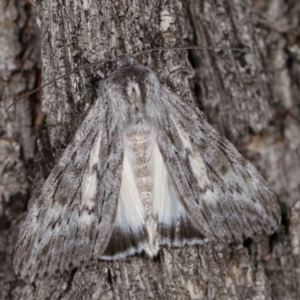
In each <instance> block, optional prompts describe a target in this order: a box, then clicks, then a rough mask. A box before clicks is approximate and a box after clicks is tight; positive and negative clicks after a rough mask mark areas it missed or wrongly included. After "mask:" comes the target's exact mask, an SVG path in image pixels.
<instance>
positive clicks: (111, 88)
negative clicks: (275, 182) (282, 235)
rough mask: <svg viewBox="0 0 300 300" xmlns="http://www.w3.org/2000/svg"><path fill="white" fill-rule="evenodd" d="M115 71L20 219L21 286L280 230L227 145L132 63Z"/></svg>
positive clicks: (276, 216)
mask: <svg viewBox="0 0 300 300" xmlns="http://www.w3.org/2000/svg"><path fill="white" fill-rule="evenodd" d="M117 64H118V68H117V70H116V71H114V72H113V73H112V74H111V75H110V76H109V77H107V78H106V79H104V80H102V81H101V82H100V85H99V93H98V94H99V96H98V98H97V99H96V101H95V102H94V104H93V105H92V107H91V108H90V110H89V112H88V113H87V115H86V117H85V119H84V120H83V122H82V124H81V125H80V127H79V128H78V130H77V132H76V134H75V136H74V138H73V139H72V141H71V142H70V144H69V145H68V147H67V148H66V149H65V151H64V153H63V155H62V156H61V158H60V159H59V161H58V163H57V164H56V166H55V167H54V169H53V170H52V172H51V174H50V175H49V177H48V179H47V180H46V182H45V184H44V185H43V187H42V189H41V191H40V193H39V195H38V196H37V198H36V199H35V200H34V202H33V205H32V207H31V209H30V211H29V213H28V215H27V218H26V220H25V223H24V225H23V228H22V230H21V233H20V236H19V239H18V242H17V246H16V252H15V260H14V265H15V270H16V272H17V273H18V274H19V275H20V276H21V277H22V278H27V279H30V280H33V279H34V278H35V277H43V276H51V275H53V274H56V273H57V272H63V271H65V270H68V269H71V268H74V267H77V266H82V265H87V264H90V263H92V262H95V261H97V260H98V259H104V260H115V259H122V258H124V257H127V256H129V255H133V254H135V253H140V252H143V251H144V252H146V253H147V254H148V255H149V256H151V257H153V256H155V255H157V253H158V251H159V249H160V246H167V247H182V246H185V245H200V244H203V243H204V242H208V241H219V240H221V241H242V240H244V239H246V238H248V237H254V236H257V235H260V234H262V233H266V234H270V233H272V232H273V231H274V230H275V229H276V228H277V226H278V224H279V222H280V215H281V214H280V207H279V204H278V202H277V200H276V198H275V196H274V194H273V192H272V191H271V190H270V189H269V188H268V186H267V184H266V182H265V181H264V179H263V178H262V176H261V175H260V174H259V173H258V171H257V170H256V169H255V168H254V167H253V165H252V164H251V163H249V162H248V161H247V160H246V159H245V158H243V156H242V155H241V154H240V153H239V152H238V151H237V149H236V148H235V147H234V146H233V145H232V144H231V143H230V142H229V141H228V140H227V139H226V138H225V137H223V136H222V135H220V134H219V133H218V132H217V131H216V130H215V129H214V128H213V127H212V126H211V125H210V124H209V123H208V122H207V121H206V120H205V118H204V117H203V116H202V115H201V114H199V113H197V111H196V110H194V109H193V108H192V107H190V106H189V105H188V104H187V103H185V102H183V101H182V100H181V99H180V98H179V97H177V96H176V95H175V94H174V93H173V92H172V91H170V90H169V89H168V88H167V87H166V86H164V85H162V84H161V83H160V82H159V80H158V78H157V75H156V74H155V73H154V72H153V71H152V70H151V69H149V68H147V67H145V66H143V65H141V64H139V63H138V62H137V61H136V60H135V59H134V58H133V57H132V56H129V55H125V56H123V57H120V58H119V59H118V61H117Z"/></svg>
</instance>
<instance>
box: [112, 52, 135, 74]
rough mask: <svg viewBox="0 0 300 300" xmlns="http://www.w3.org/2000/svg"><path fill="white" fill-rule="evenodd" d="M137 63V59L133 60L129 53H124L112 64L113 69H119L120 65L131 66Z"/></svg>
mask: <svg viewBox="0 0 300 300" xmlns="http://www.w3.org/2000/svg"><path fill="white" fill-rule="evenodd" d="M135 64H137V61H136V60H135V58H133V57H132V56H131V55H129V54H125V55H122V56H120V57H119V58H118V59H117V60H116V62H115V65H114V69H115V70H117V69H120V68H121V67H125V66H132V65H135Z"/></svg>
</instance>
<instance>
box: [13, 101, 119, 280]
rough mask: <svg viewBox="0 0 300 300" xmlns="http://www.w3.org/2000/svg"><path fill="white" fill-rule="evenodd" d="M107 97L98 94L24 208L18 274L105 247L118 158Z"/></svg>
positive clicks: (68, 262)
mask: <svg viewBox="0 0 300 300" xmlns="http://www.w3.org/2000/svg"><path fill="white" fill-rule="evenodd" d="M108 100H109V99H103V98H100V99H97V101H96V102H95V104H94V105H93V107H92V108H91V109H90V111H89V112H88V114H87V116H86V117H85V119H84V121H83V122H82V124H81V125H80V127H79V129H78V130H77V132H76V134H75V136H74V139H73V141H72V142H71V143H70V144H69V145H68V147H67V148H66V150H65V152H64V153H63V155H62V157H61V158H60V160H59V162H58V164H57V165H56V166H55V168H54V169H53V170H52V172H51V174H50V175H49V177H48V179H47V180H46V182H45V184H44V186H43V188H42V190H41V192H40V194H39V196H38V197H37V199H36V200H35V202H34V203H33V205H32V207H31V209H30V211H29V213H28V216H27V218H26V221H25V223H24V226H23V228H22V231H21V233H20V236H19V240H18V243H17V247H16V254H15V261H14V264H15V270H16V272H17V273H19V275H21V277H22V278H29V279H30V280H33V279H34V277H35V276H46V275H53V274H55V273H56V272H62V271H64V270H68V269H70V268H72V267H76V266H79V265H81V264H83V263H85V264H86V263H88V262H89V261H95V260H97V259H98V258H99V257H100V256H101V254H102V253H103V252H104V250H105V249H106V247H107V244H108V242H109V239H110V236H111V234H112V230H113V226H112V224H113V221H114V218H115V213H116V209H117V200H118V194H119V188H120V182H121V173H122V159H123V147H122V145H121V138H120V137H119V135H118V132H117V131H116V130H114V131H112V129H111V128H112V127H113V126H111V124H110V122H111V114H112V112H111V111H110V107H109V105H108V103H107V101H108ZM74 264H76V265H74Z"/></svg>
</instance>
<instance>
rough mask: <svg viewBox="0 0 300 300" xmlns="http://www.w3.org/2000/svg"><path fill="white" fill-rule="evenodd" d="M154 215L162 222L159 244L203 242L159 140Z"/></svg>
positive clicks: (154, 171)
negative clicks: (186, 207) (188, 214)
mask: <svg viewBox="0 0 300 300" xmlns="http://www.w3.org/2000/svg"><path fill="white" fill-rule="evenodd" d="M151 163H152V174H153V175H152V178H153V216H154V218H155V219H156V220H157V222H158V230H159V233H158V236H159V239H160V241H159V244H160V245H166V246H168V247H172V246H173V247H174V246H175V247H182V246H184V245H195V244H202V243H204V242H205V241H206V240H205V239H203V237H202V235H201V233H199V232H198V231H197V230H196V229H195V228H194V227H193V226H192V223H191V222H190V220H189V217H188V216H187V213H186V210H185V208H184V207H183V205H182V203H181V201H180V199H179V196H178V193H177V191H176V188H175V187H174V184H173V182H172V180H171V177H170V175H169V173H168V170H167V168H166V166H165V163H164V160H163V157H162V155H161V152H160V150H159V148H158V144H157V142H155V144H154V145H153V152H152V159H151Z"/></svg>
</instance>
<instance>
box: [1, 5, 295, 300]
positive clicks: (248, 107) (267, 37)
mask: <svg viewBox="0 0 300 300" xmlns="http://www.w3.org/2000/svg"><path fill="white" fill-rule="evenodd" d="M32 2H35V5H36V8H37V11H38V15H39V21H38V24H39V26H40V30H41V37H42V39H41V40H42V42H41V44H42V64H43V82H48V81H50V80H52V79H54V78H55V77H58V76H60V75H62V74H65V73H67V72H68V71H70V70H72V69H74V68H77V67H80V66H82V65H85V64H87V63H88V62H94V61H96V60H99V59H109V58H114V57H116V56H118V55H121V54H123V53H135V52H137V51H140V50H143V49H148V48H153V47H162V46H164V47H174V46H180V45H195V44H196V45H201V46H206V45H213V46H223V47H235V48H236V47H238V48H246V49H250V50H251V51H252V52H253V53H255V55H252V54H244V53H234V52H231V51H224V50H210V51H189V52H188V53H187V52H186V51H165V52H159V53H153V55H152V60H151V63H150V67H151V68H152V69H153V70H155V71H156V72H157V73H158V76H159V78H160V80H161V82H162V83H165V84H166V85H168V86H169V87H170V88H171V89H172V90H174V91H175V92H176V93H177V94H178V95H180V96H181V97H182V98H183V101H187V102H188V103H190V105H194V104H195V103H197V105H198V106H199V107H200V108H201V109H202V111H204V113H205V114H206V116H207V118H208V120H209V121H210V122H211V124H213V125H214V126H215V127H216V128H217V129H218V130H219V131H221V132H222V133H223V134H224V135H225V136H226V137H227V138H229V139H230V140H231V141H232V142H233V144H234V145H235V146H236V147H237V148H238V149H239V150H240V151H241V152H242V153H243V155H244V156H245V157H247V158H248V159H250V160H251V161H252V162H253V163H254V165H255V166H256V167H257V168H258V169H259V170H260V172H261V173H262V175H263V176H264V177H265V178H266V180H267V181H268V183H269V185H270V186H271V188H272V189H273V190H274V192H275V193H276V195H277V196H278V199H279V200H280V203H281V204H282V209H283V224H282V226H281V227H280V228H279V229H278V232H277V233H276V234H274V235H273V236H271V237H268V236H263V237H261V238H260V239H257V240H256V241H246V242H245V243H244V245H243V244H231V245H228V244H226V243H222V242H220V243H215V244H207V245H204V246H201V247H200V246H199V247H185V248H180V249H167V248H162V249H161V251H160V254H159V256H158V257H157V258H156V259H154V260H153V259H150V258H148V257H142V256H134V257H130V258H128V259H126V260H121V261H115V262H105V261H99V263H98V264H97V265H93V266H89V267H85V268H80V269H75V270H73V271H72V272H69V273H65V274H63V275H61V276H57V277H52V278H50V279H46V280H37V281H36V282H35V283H34V284H24V282H22V281H20V280H18V278H17V277H16V275H15V274H14V272H13V267H12V257H13V247H14V244H15V242H16V239H17V235H18V232H19V229H20V227H21V226H22V222H23V220H24V218H25V216H26V203H27V201H28V199H29V198H30V195H31V194H32V191H33V190H38V189H39V188H40V187H41V186H42V184H43V182H44V180H45V179H46V178H47V175H48V174H49V172H50V171H51V168H52V166H53V165H54V163H55V162H56V161H57V160H58V158H59V156H60V154H61V153H62V151H63V149H64V148H65V147H66V146H67V145H68V142H69V141H70V139H71V137H72V135H73V134H74V132H75V131H76V129H77V127H78V126H79V124H80V122H81V120H82V118H83V116H84V115H85V113H86V111H87V110H88V108H89V106H90V105H91V104H92V103H93V101H94V100H95V97H96V90H97V84H96V83H97V80H98V79H99V78H100V77H105V76H106V75H108V74H109V73H110V66H109V65H101V64H100V65H99V66H98V67H97V69H95V68H90V69H86V70H84V71H80V72H78V73H74V74H72V75H71V76H70V77H68V78H67V79H63V80H60V81H57V82H56V83H55V84H53V85H51V86H49V87H47V88H45V89H44V90H43V102H42V112H41V111H40V109H39V102H38V98H39V94H37V95H34V96H32V97H31V99H29V100H30V101H29V100H28V99H27V100H24V101H23V102H19V103H18V104H16V105H15V106H13V107H12V108H11V109H10V110H9V111H8V112H7V113H5V112H4V110H5V108H6V107H7V106H8V105H9V104H10V103H11V101H13V97H14V96H20V95H21V94H22V93H25V92H26V91H28V90H30V89H32V88H34V87H35V86H36V85H38V84H39V81H40V80H39V71H38V66H39V64H38V62H39V56H38V53H39V46H38V42H37V39H36V34H37V30H36V28H35V26H34V18H35V15H34V13H33V12H32V7H31V5H30V3H29V2H28V1H25V0H24V1H13V0H2V2H0V79H1V81H0V91H1V93H0V94H1V98H0V99H1V103H0V128H1V131H0V132H1V137H0V176H1V178H0V262H1V265H0V270H1V271H0V290H1V292H2V298H3V299H299V298H300V296H299V295H300V290H299V286H300V285H299V283H300V280H299V276H300V275H299V268H300V261H299V256H300V234H299V228H300V193H299V191H300V138H299V137H300V118H299V107H300V100H299V99H300V97H299V96H300V85H299V83H300V82H299V78H300V48H299V27H297V26H298V24H299V22H300V13H299V12H300V4H299V3H298V1H297V0H290V1H283V0H276V1H267V0H265V1H255V0H253V3H250V2H249V3H244V1H242V0H236V1H213V0H203V1H197V0H189V1H184V0H182V1H179V0H174V1H162V0H158V1H129V0H127V1H125V0H124V1H118V0H113V1H105V0H101V1H100V0H98V1H97V0H83V1H79V0H74V1H62V0H51V1H45V0H44V1H43V0H39V1H38V0H36V1H32ZM140 61H141V62H142V63H146V64H147V62H149V61H148V57H147V56H143V57H141V58H140ZM43 114H44V117H43ZM42 117H43V118H42ZM38 125H39V127H38ZM37 132H38V139H37V143H36V147H34V141H35V137H36V136H35V133H37ZM33 160H34V163H33ZM33 168H34V170H35V171H33V170H32V169H33ZM297 201H298V202H297ZM29 206H30V203H29Z"/></svg>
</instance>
